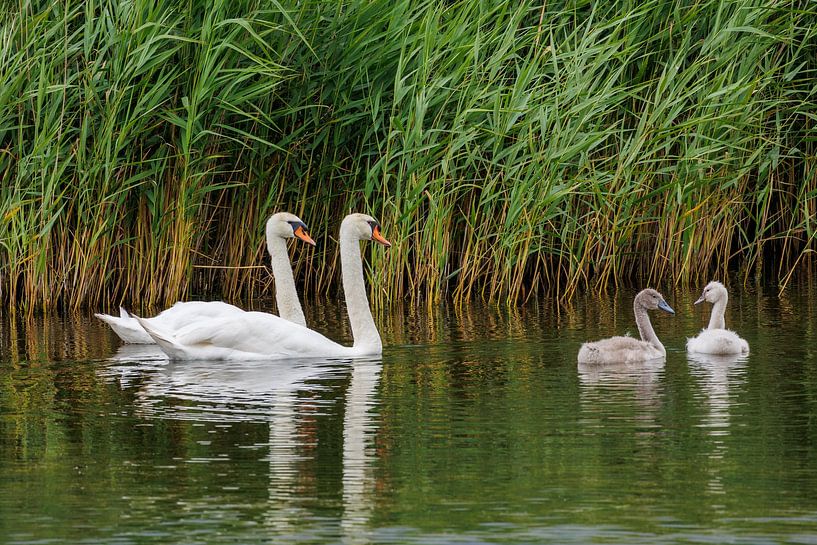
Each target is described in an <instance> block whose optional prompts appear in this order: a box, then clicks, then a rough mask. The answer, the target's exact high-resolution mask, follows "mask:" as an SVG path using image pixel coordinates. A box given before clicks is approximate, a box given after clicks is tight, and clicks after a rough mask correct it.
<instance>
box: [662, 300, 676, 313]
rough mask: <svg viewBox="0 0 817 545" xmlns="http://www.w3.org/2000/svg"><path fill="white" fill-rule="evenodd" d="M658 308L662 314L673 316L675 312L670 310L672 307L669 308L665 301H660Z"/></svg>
mask: <svg viewBox="0 0 817 545" xmlns="http://www.w3.org/2000/svg"><path fill="white" fill-rule="evenodd" d="M658 308H660V309H661V310H663V311H664V312H669V313H670V314H675V311H674V310H672V307H671V306H669V305H668V304H667V302H666V301H661V302H660V303H658Z"/></svg>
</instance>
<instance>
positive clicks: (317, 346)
mask: <svg viewBox="0 0 817 545" xmlns="http://www.w3.org/2000/svg"><path fill="white" fill-rule="evenodd" d="M361 240H374V241H376V242H378V243H380V244H382V245H383V246H386V247H389V246H391V243H390V242H389V241H388V240H386V239H385V238H383V235H381V234H380V224H379V223H378V222H377V220H375V219H374V218H373V217H371V216H367V215H365V214H350V215H348V216H346V217H345V218H344V220H343V222H342V223H341V226H340V261H341V271H342V277H343V292H344V295H345V298H346V309H347V312H348V315H349V323H350V325H351V327H352V336H353V337H354V344H353V345H352V346H343V345H341V344H338V343H336V342H334V341H332V340H330V339H328V338H326V337H324V336H323V335H321V334H320V333H318V332H316V331H313V330H311V329H308V328H306V327H304V326H302V325H299V324H294V323H292V322H289V321H287V320H283V319H281V318H280V317H278V316H275V315H273V314H268V313H265V312H245V313H241V314H235V315H231V316H225V317H218V318H210V319H206V320H198V321H196V322H194V323H191V324H189V325H187V326H185V327H183V328H181V329H179V330H178V331H175V332H173V331H165V330H162V329H161V328H160V327H159V326H157V325H155V324H153V323H151V322H149V321H147V320H143V319H142V318H139V317H137V316H135V318H136V319H137V320H138V321H139V323H140V324H142V327H143V328H144V329H145V331H147V332H148V334H149V335H150V336H151V337H153V339H154V340H155V341H156V343H157V344H158V345H159V348H161V349H162V350H163V351H164V352H165V354H167V355H168V356H169V357H170V359H175V360H234V361H239V360H254V359H256V360H257V359H264V360H271V359H282V358H326V357H329V358H331V357H357V356H368V355H379V354H380V353H381V352H382V350H383V345H382V343H381V341H380V334H379V333H378V331H377V326H376V325H375V323H374V319H373V318H372V312H371V310H370V309H369V300H368V297H367V295H366V286H365V283H364V280H363V261H362V259H361V255H360V243H359V241H361Z"/></svg>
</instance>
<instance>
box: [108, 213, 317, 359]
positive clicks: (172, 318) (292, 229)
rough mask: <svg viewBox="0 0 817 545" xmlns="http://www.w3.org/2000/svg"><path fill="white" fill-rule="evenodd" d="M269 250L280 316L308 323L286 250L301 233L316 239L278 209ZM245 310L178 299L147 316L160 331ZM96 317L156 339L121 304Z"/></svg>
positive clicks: (137, 338)
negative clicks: (114, 312)
mask: <svg viewBox="0 0 817 545" xmlns="http://www.w3.org/2000/svg"><path fill="white" fill-rule="evenodd" d="M266 236H267V250H269V254H270V260H271V264H272V275H273V277H274V278H275V301H276V304H277V306H278V313H279V314H280V316H281V318H284V319H285V320H289V321H290V322H294V323H297V324H300V325H302V326H306V319H305V318H304V313H303V310H302V309H301V302H300V300H299V299H298V292H297V290H296V289H295V279H294V278H293V276H292V265H291V264H290V261H289V254H288V253H287V245H286V240H287V239H289V238H294V237H298V238H300V239H301V240H303V241H305V242H308V243H310V244H312V245H314V244H315V242H314V241H313V240H312V238H311V237H310V236H309V233H308V231H307V229H306V225H304V223H303V222H302V221H301V220H300V218H298V217H297V216H295V215H293V214H289V213H287V212H279V213H277V214H273V215H272V216H271V217H270V218H269V220H267V226H266ZM243 312H244V311H243V310H242V309H240V308H238V307H236V306H234V305H230V304H228V303H223V302H221V301H190V302H178V303H176V304H174V305H173V306H172V307H170V308H169V309H167V310H164V311H162V312H161V313H159V314H157V315H156V316H154V317H153V318H145V319H144V320H145V321H146V322H147V323H150V324H151V325H153V327H155V328H157V329H158V330H160V331H165V332H172V331H176V330H178V329H181V328H182V327H184V326H186V325H188V324H191V323H194V322H196V321H198V320H202V319H208V318H229V317H231V316H234V315H236V314H237V313H243ZM94 316H96V317H97V318H99V319H100V320H102V321H103V322H105V323H107V324H108V325H110V326H111V329H113V331H114V333H116V334H117V335H118V336H119V338H120V339H122V341H123V342H125V343H133V344H152V343H154V342H155V341H154V340H153V338H152V337H151V336H150V335H148V334H147V332H146V331H145V330H144V328H143V327H142V326H141V325H140V324H139V322H138V321H137V320H136V318H133V317H131V316H130V315H129V314H128V312H127V311H126V310H125V309H123V308H122V307H119V316H111V315H109V314H94Z"/></svg>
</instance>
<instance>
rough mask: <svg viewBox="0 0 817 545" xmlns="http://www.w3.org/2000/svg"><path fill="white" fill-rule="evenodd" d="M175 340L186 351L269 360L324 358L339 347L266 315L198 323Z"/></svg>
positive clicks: (285, 321)
mask: <svg viewBox="0 0 817 545" xmlns="http://www.w3.org/2000/svg"><path fill="white" fill-rule="evenodd" d="M174 337H175V340H176V341H177V342H178V343H180V344H182V345H184V346H187V347H218V348H223V349H229V350H234V351H237V352H245V353H248V354H266V355H269V356H270V357H299V356H302V357H309V356H312V355H325V353H326V350H327V347H329V346H332V347H337V346H339V345H337V343H335V342H333V341H331V340H329V339H327V338H326V337H324V336H323V335H321V334H320V333H317V332H315V331H312V330H311V329H307V328H305V327H303V326H300V325H298V324H294V323H292V322H289V321H287V320H284V319H283V318H280V317H278V316H275V315H273V314H267V313H265V312H245V313H241V314H236V315H232V316H225V317H219V318H210V319H205V320H200V321H196V322H193V323H191V324H190V325H188V326H186V327H184V328H182V329H180V330H179V331H178V332H177V333H176V335H174Z"/></svg>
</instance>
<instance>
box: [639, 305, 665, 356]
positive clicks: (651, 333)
mask: <svg viewBox="0 0 817 545" xmlns="http://www.w3.org/2000/svg"><path fill="white" fill-rule="evenodd" d="M633 312H634V313H635V323H636V325H637V326H638V334H639V335H641V340H642V341H646V342H648V343H650V344H651V345H653V346H654V347H655V348H657V349H658V350H659V351H661V353H662V354H664V355H666V354H667V350H666V349H665V348H664V345H663V344H661V341H659V340H658V336H657V335H656V334H655V330H654V329H653V328H652V322H650V315H649V314H647V310H646V309H645V308H644V307H642V306H641V305H638V304H635V305H633Z"/></svg>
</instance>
